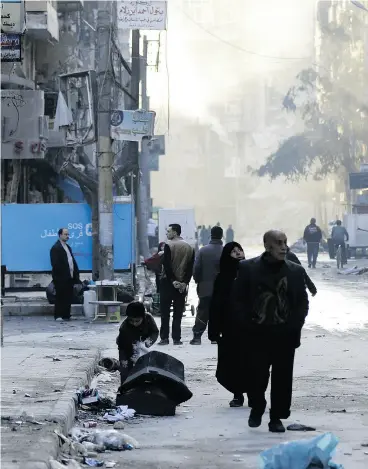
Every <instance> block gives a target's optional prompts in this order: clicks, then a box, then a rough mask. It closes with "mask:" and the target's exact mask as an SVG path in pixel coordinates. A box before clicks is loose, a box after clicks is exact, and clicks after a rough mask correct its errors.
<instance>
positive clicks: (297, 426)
mask: <svg viewBox="0 0 368 469" xmlns="http://www.w3.org/2000/svg"><path fill="white" fill-rule="evenodd" d="M287 429H288V430H289V431H290V432H315V431H316V429H315V428H314V427H308V425H303V424H301V423H293V424H292V425H289V426H288V427H287Z"/></svg>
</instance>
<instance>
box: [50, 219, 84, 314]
mask: <svg viewBox="0 0 368 469" xmlns="http://www.w3.org/2000/svg"><path fill="white" fill-rule="evenodd" d="M58 234H59V240H58V241H56V243H55V244H54V245H53V246H52V248H51V250H50V259H51V266H52V280H53V282H54V285H55V291H56V298H55V313H54V316H55V320H57V321H58V320H59V321H61V320H65V321H69V320H70V309H71V305H72V300H73V287H74V285H75V284H76V283H79V282H80V280H79V269H78V265H77V262H76V260H75V259H74V256H73V252H72V249H71V247H70V246H69V245H68V244H67V242H68V241H69V232H68V230H67V229H66V228H60V230H59V231H58Z"/></svg>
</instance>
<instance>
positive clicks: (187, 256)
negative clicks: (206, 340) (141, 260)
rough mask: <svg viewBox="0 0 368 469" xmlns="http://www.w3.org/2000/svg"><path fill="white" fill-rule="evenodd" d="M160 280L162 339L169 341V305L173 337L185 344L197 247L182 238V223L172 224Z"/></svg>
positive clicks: (162, 341)
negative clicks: (183, 327) (187, 305)
mask: <svg viewBox="0 0 368 469" xmlns="http://www.w3.org/2000/svg"><path fill="white" fill-rule="evenodd" d="M162 264H163V270H162V277H161V282H160V311H161V329H160V336H161V341H160V342H159V345H168V344H169V333H170V308H171V305H173V310H174V311H173V323H172V338H173V341H174V345H182V341H181V321H182V318H183V313H184V309H185V302H186V296H187V292H188V286H189V283H190V280H191V278H192V275H193V264H194V249H193V248H192V247H191V246H190V245H189V244H188V243H186V242H185V241H184V240H183V238H182V237H181V226H180V225H178V224H172V225H169V227H168V229H167V242H166V244H165V248H164V254H163V260H162Z"/></svg>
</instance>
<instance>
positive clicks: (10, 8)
mask: <svg viewBox="0 0 368 469" xmlns="http://www.w3.org/2000/svg"><path fill="white" fill-rule="evenodd" d="M24 26H25V22H24V3H23V2H22V1H21V0H11V1H9V0H5V1H4V0H3V1H2V2H1V31H2V32H3V33H20V34H21V33H23V31H24Z"/></svg>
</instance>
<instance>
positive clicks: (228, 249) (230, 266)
mask: <svg viewBox="0 0 368 469" xmlns="http://www.w3.org/2000/svg"><path fill="white" fill-rule="evenodd" d="M234 248H239V249H241V250H242V251H243V248H242V247H241V245H240V244H239V243H235V242H234V241H233V242H231V243H227V244H226V245H225V246H224V249H223V250H222V255H221V259H220V274H221V277H222V276H227V277H229V279H230V278H231V279H232V280H233V279H234V278H235V277H236V273H237V270H238V266H239V259H234V258H233V257H231V253H232V251H233V249H234Z"/></svg>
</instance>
